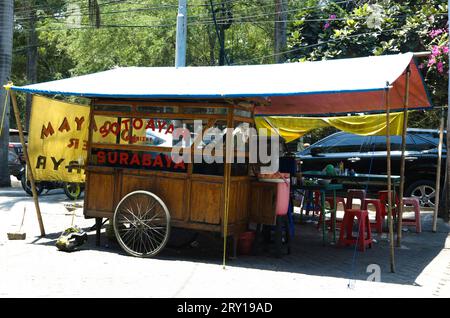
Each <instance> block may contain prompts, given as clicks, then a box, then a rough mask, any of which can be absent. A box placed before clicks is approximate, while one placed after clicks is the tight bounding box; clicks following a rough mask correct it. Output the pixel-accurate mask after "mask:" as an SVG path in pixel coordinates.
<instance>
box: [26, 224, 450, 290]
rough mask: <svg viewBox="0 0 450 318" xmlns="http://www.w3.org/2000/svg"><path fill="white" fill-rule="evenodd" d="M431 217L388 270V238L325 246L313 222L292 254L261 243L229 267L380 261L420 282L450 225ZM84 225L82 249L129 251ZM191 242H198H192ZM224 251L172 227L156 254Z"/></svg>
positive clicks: (356, 271) (299, 228) (311, 269)
mask: <svg viewBox="0 0 450 318" xmlns="http://www.w3.org/2000/svg"><path fill="white" fill-rule="evenodd" d="M430 217H431V215H425V219H424V222H423V229H424V230H423V232H422V233H420V234H417V233H415V232H413V229H412V228H410V230H409V231H408V232H404V233H403V240H402V247H401V248H396V249H395V265H396V272H395V273H391V272H390V261H389V242H388V241H387V239H386V238H381V239H380V238H378V237H377V236H376V235H375V239H376V240H377V242H376V243H375V244H374V246H373V247H372V248H371V249H368V250H367V251H366V252H359V251H357V250H355V248H353V247H337V246H336V245H332V244H327V245H325V246H324V245H323V243H322V236H321V232H320V231H318V230H317V228H316V225H315V224H314V223H313V222H311V223H307V224H301V225H300V224H297V225H296V227H295V236H294V239H293V241H292V252H291V254H290V255H287V254H283V256H282V257H281V258H276V257H274V253H273V246H271V245H269V249H268V250H267V251H264V250H263V249H261V248H260V249H259V251H258V254H257V255H240V256H239V257H238V258H237V259H233V260H232V259H228V260H227V266H232V267H244V268H252V269H261V270H272V271H283V272H291V273H300V274H306V275H317V276H330V277H336V278H346V279H356V280H366V279H367V277H368V276H369V275H370V273H368V272H367V267H368V266H369V265H370V264H377V265H379V266H380V268H381V281H382V282H385V283H395V284H407V285H416V283H415V281H416V279H417V277H418V276H419V275H420V274H421V273H422V271H423V270H424V268H425V267H426V266H427V265H428V264H430V262H431V261H432V260H433V259H434V258H435V257H436V256H437V254H439V252H440V251H441V250H442V249H443V248H444V245H445V240H446V238H447V236H448V233H449V229H448V226H447V225H445V224H443V223H442V222H439V228H438V232H436V233H432V232H431V222H430V220H429V219H430ZM84 230H85V231H89V232H88V233H89V236H88V237H89V238H88V242H87V243H86V244H85V245H83V246H82V247H81V249H83V250H84V249H89V250H97V251H102V252H111V253H117V254H120V255H123V256H125V255H126V253H125V252H124V251H123V250H122V249H121V248H120V246H119V245H118V243H117V242H115V241H114V240H111V239H108V238H107V236H106V234H105V232H104V231H103V232H102V235H101V245H100V246H96V245H95V232H94V231H92V229H91V228H85V229H84ZM60 234H61V233H51V234H49V235H48V236H47V237H46V240H45V242H40V240H37V241H35V243H34V244H44V245H53V246H54V244H55V242H56V240H57V238H58V237H59V235H60ZM48 239H50V241H49V240H48ZM230 241H231V240H230ZM192 242H194V243H193V244H191V243H192ZM229 243H231V242H229ZM228 251H231V244H229V245H228ZM222 255H223V241H222V239H221V238H220V236H219V235H216V234H213V233H198V235H195V233H194V232H188V231H186V230H177V229H173V230H172V233H171V240H170V242H169V243H168V246H167V247H166V248H165V249H164V250H163V251H162V252H161V253H160V254H159V255H158V256H157V259H161V260H168V261H180V260H183V261H191V262H201V263H207V264H217V265H220V264H222ZM126 257H131V256H126Z"/></svg>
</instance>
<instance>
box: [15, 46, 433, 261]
mask: <svg viewBox="0 0 450 318" xmlns="http://www.w3.org/2000/svg"><path fill="white" fill-rule="evenodd" d="M413 57H414V54H413V53H406V54H398V55H386V56H377V57H364V58H351V59H342V60H332V61H319V62H305V63H291V64H277V65H252V66H249V65H247V66H228V67H185V68H169V67H165V68H145V67H139V68H138V67H127V68H117V69H113V70H109V71H105V72H99V73H94V74H89V75H85V76H79V77H74V78H70V79H65V80H59V81H53V82H47V83H39V84H33V85H28V86H25V87H16V86H12V87H11V89H12V91H13V92H14V91H23V92H28V93H34V94H47V95H55V94H58V95H65V96H80V97H87V98H90V99H91V108H90V129H89V137H88V141H87V153H88V156H87V162H86V165H85V170H86V195H85V202H84V214H85V216H86V217H88V218H96V222H97V224H98V226H97V239H99V234H100V225H101V222H102V219H103V218H108V219H112V220H113V221H114V222H113V224H114V230H115V233H116V237H117V238H118V241H119V243H120V245H121V246H122V247H123V248H124V249H125V250H126V251H127V252H128V253H129V254H132V255H135V256H154V255H156V254H157V253H158V252H159V251H161V249H162V248H163V247H164V246H165V244H166V242H167V240H168V238H169V235H170V227H171V226H173V227H181V228H186V229H192V230H198V231H203V230H204V231H213V232H219V233H221V234H222V235H223V237H224V250H225V247H226V238H227V236H228V235H231V236H233V237H234V242H235V244H234V246H235V247H236V241H237V237H238V236H239V234H240V233H241V232H243V231H245V230H246V229H247V226H248V223H249V222H255V223H258V224H269V225H274V224H275V223H276V222H277V219H278V218H277V215H276V211H275V209H276V201H277V196H276V193H277V191H276V190H277V187H276V184H274V183H270V182H258V181H257V180H256V179H255V178H254V177H252V176H250V173H249V171H250V169H249V163H248V161H245V160H244V163H232V162H228V161H227V162H225V163H215V164H209V163H206V162H203V161H200V162H195V161H194V162H193V163H186V162H182V163H175V162H174V161H172V160H170V157H169V155H168V154H170V153H171V151H172V150H173V143H171V139H170V135H171V134H172V133H173V131H174V129H175V128H179V127H189V126H192V125H193V121H194V120H196V119H200V120H202V128H201V131H205V130H206V129H208V128H210V127H217V128H219V129H220V130H223V129H225V128H227V127H229V128H233V129H235V128H237V127H238V126H239V125H242V124H247V125H252V124H253V121H254V119H253V116H254V115H255V116H284V115H293V116H299V115H312V116H318V115H334V114H347V113H357V112H369V113H370V112H372V113H384V112H386V113H387V117H386V125H387V129H386V133H387V135H389V133H388V132H389V130H388V128H389V122H390V119H389V118H390V117H389V116H390V115H389V113H390V111H391V110H404V111H405V112H406V111H407V110H408V109H414V108H416V109H417V108H425V107H430V106H431V104H430V101H429V100H428V97H427V94H426V90H425V87H424V85H423V83H422V79H421V75H420V72H419V70H418V68H417V65H416V64H415V62H414V59H413ZM405 92H406V94H405ZM408 94H409V95H408ZM12 96H13V103H14V101H15V99H14V95H12ZM405 96H406V97H405ZM408 96H409V97H408ZM15 109H16V107H15ZM15 112H16V113H17V114H18V111H15ZM16 118H18V115H16ZM17 120H18V121H19V119H17ZM287 120H290V119H287ZM97 123H102V124H101V125H100V124H99V125H98V124H97ZM274 128H275V130H276V127H274ZM190 131H193V130H192V129H190ZM193 137H194V138H193V139H195V138H197V136H196V135H195V134H194V135H193ZM231 138H233V136H232V133H227V134H226V137H225V139H226V140H227V141H229V140H231ZM172 141H173V140H172ZM192 144H193V145H192V146H190V148H191V150H195V149H194V148H195V142H193V143H192ZM189 145H190V144H189ZM187 148H189V147H187ZM230 151H231V152H234V150H229V149H228V147H227V150H226V154H225V155H226V156H228V155H229V154H230ZM237 155H238V156H243V157H244V158H247V157H248V155H249V152H248V150H247V149H246V150H245V151H243V152H241V153H239V154H237ZM28 164H29V162H28ZM388 174H389V173H388ZM32 183H33V182H32ZM36 206H37V211H38V205H37V204H36ZM38 214H39V213H38ZM40 224H41V233H43V227H42V222H40ZM224 254H225V253H224Z"/></svg>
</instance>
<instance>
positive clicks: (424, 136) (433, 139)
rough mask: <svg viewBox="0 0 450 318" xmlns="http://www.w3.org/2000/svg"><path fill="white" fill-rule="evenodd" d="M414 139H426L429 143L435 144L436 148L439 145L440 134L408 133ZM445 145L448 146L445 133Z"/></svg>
mask: <svg viewBox="0 0 450 318" xmlns="http://www.w3.org/2000/svg"><path fill="white" fill-rule="evenodd" d="M408 134H410V135H411V136H413V138H414V139H415V140H416V139H418V138H422V139H426V140H428V141H429V142H431V143H433V144H435V145H436V146H437V145H438V144H439V132H437V131H436V132H428V131H423V132H422V131H412V132H408ZM443 142H444V144H447V140H446V133H444V139H443Z"/></svg>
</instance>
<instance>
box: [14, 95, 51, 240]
mask: <svg viewBox="0 0 450 318" xmlns="http://www.w3.org/2000/svg"><path fill="white" fill-rule="evenodd" d="M7 89H10V87H9V88H7ZM10 92H11V99H12V105H13V109H14V116H15V118H16V124H17V129H18V130H19V138H20V143H21V144H22V148H23V154H24V156H25V162H26V164H27V172H28V176H29V180H30V183H31V192H32V193H33V201H34V206H35V208H36V214H37V218H38V222H39V228H40V230H41V236H42V237H44V236H45V229H44V222H43V221H42V215H41V209H40V208H39V200H38V195H37V192H36V184H35V183H34V177H33V170H31V164H30V159H29V157H28V150H27V145H26V143H25V137H24V135H23V129H22V124H21V122H20V112H19V107H18V106H17V99H16V93H15V92H14V91H13V90H11V89H10ZM23 177H24V178H25V177H26V175H25V176H23Z"/></svg>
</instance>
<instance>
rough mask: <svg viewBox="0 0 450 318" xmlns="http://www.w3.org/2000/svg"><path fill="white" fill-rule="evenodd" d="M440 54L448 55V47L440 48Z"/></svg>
mask: <svg viewBox="0 0 450 318" xmlns="http://www.w3.org/2000/svg"><path fill="white" fill-rule="evenodd" d="M442 53H444V54H448V46H442Z"/></svg>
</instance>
